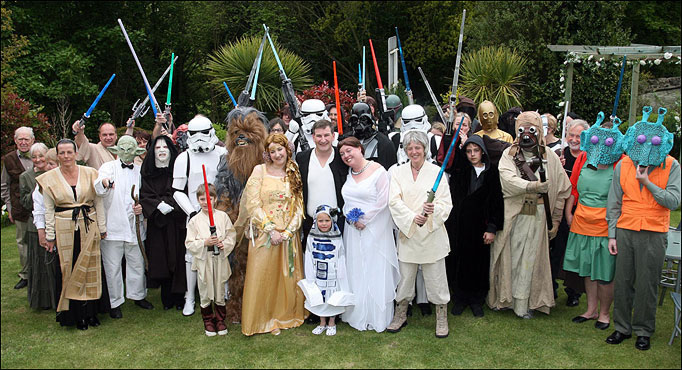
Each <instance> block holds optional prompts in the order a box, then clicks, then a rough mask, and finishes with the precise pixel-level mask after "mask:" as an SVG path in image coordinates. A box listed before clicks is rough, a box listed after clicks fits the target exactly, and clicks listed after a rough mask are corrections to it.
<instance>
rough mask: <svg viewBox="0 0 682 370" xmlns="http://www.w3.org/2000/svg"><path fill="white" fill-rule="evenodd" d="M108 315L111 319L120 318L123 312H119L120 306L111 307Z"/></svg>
mask: <svg viewBox="0 0 682 370" xmlns="http://www.w3.org/2000/svg"><path fill="white" fill-rule="evenodd" d="M109 317H111V318H112V319H120V318H122V317H123V312H121V307H116V308H112V309H111V311H109Z"/></svg>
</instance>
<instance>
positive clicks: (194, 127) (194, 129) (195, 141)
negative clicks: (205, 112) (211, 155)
mask: <svg viewBox="0 0 682 370" xmlns="http://www.w3.org/2000/svg"><path fill="white" fill-rule="evenodd" d="M187 132H188V134H189V137H188V138H187V145H188V147H189V150H190V151H191V152H192V153H206V152H210V151H212V150H213V148H215V145H216V144H217V143H218V137H217V136H216V135H215V129H214V128H213V125H212V124H211V120H209V119H208V118H206V117H204V116H202V115H197V116H196V117H194V118H192V120H191V121H189V123H188V124H187Z"/></svg>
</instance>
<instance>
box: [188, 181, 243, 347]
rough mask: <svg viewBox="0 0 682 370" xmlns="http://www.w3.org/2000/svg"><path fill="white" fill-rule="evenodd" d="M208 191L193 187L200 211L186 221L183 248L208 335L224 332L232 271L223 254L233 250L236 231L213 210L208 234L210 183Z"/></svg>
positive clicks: (213, 194) (226, 218) (224, 215)
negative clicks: (212, 227)
mask: <svg viewBox="0 0 682 370" xmlns="http://www.w3.org/2000/svg"><path fill="white" fill-rule="evenodd" d="M208 192H209V194H206V189H205V187H204V185H203V184H202V185H200V186H199V187H198V188H197V190H196V194H197V201H198V202H199V206H200V207H201V212H199V213H197V214H196V215H195V216H194V217H192V218H191V219H190V220H189V223H188V224H187V237H186V239H185V247H187V251H188V252H189V253H191V254H192V270H193V271H196V273H197V282H198V284H197V285H198V286H199V297H200V299H201V303H200V307H201V318H202V319H203V321H204V330H205V333H206V335H207V336H209V337H212V336H215V335H216V334H218V335H225V334H227V326H226V325H225V315H226V310H225V295H226V294H225V286H226V284H227V279H229V278H230V275H231V274H232V271H231V270H230V262H229V261H228V259H227V256H228V255H229V254H230V252H232V250H233V249H234V244H235V242H236V240H237V232H236V231H235V229H234V226H232V222H231V221H230V217H229V216H228V215H227V213H225V212H223V211H220V210H216V209H214V210H213V220H214V223H215V228H216V235H215V236H212V235H211V231H210V218H209V214H208V202H207V198H208V197H209V196H210V197H211V204H213V203H214V202H215V200H216V190H215V187H214V186H213V185H212V184H209V185H208ZM214 248H217V250H218V251H219V253H218V254H215V253H214V252H213V251H214ZM214 304H215V313H214V311H213V305H214Z"/></svg>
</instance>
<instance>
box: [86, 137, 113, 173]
mask: <svg viewBox="0 0 682 370" xmlns="http://www.w3.org/2000/svg"><path fill="white" fill-rule="evenodd" d="M114 159H116V156H115V155H113V154H112V153H111V152H110V151H108V150H107V148H105V147H104V146H103V145H102V143H101V142H100V143H97V144H93V143H91V142H90V141H89V140H88V138H87V137H86V138H85V139H84V141H83V143H81V145H80V146H79V147H78V155H77V156H76V160H77V161H84V162H85V164H87V165H88V166H89V167H92V168H94V169H96V170H99V168H100V167H101V166H102V164H104V163H105V162H109V161H113V160H114Z"/></svg>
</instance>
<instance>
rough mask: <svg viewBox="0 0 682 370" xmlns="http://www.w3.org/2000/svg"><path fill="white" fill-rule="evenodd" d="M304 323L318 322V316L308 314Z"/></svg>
mask: <svg viewBox="0 0 682 370" xmlns="http://www.w3.org/2000/svg"><path fill="white" fill-rule="evenodd" d="M305 322H306V324H318V323H319V322H320V317H319V316H317V315H313V314H310V316H308V318H307V319H305Z"/></svg>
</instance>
